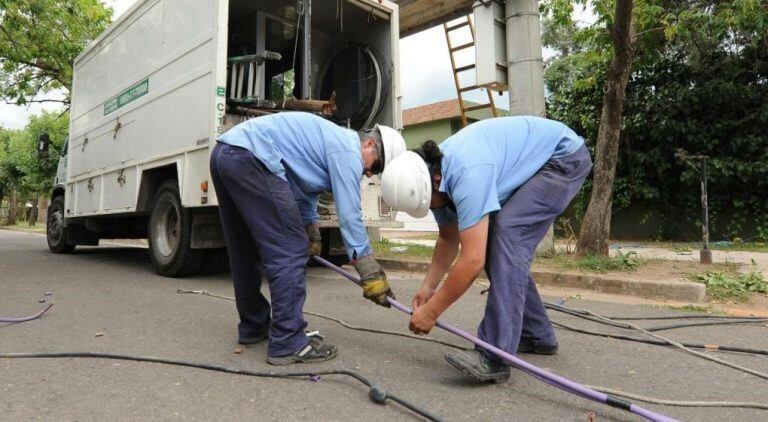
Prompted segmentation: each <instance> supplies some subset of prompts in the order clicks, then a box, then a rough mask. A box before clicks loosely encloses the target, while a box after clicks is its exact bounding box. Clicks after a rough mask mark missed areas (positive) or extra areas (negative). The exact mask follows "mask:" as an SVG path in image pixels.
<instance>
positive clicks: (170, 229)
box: [149, 180, 205, 277]
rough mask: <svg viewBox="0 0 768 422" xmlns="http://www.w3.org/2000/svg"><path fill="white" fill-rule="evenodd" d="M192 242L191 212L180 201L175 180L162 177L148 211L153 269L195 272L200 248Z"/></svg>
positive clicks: (163, 272)
mask: <svg viewBox="0 0 768 422" xmlns="http://www.w3.org/2000/svg"><path fill="white" fill-rule="evenodd" d="M191 244H192V213H191V211H190V210H188V209H185V208H184V207H183V206H182V205H181V199H180V197H179V186H178V183H177V181H176V180H166V181H165V182H163V183H162V184H161V185H160V187H159V188H158V189H157V193H156V194H155V199H154V201H153V203H152V212H151V214H150V215H149V256H150V258H151V259H152V265H153V266H154V268H155V272H157V273H158V274H160V275H162V276H165V277H181V276H185V275H193V274H198V273H199V272H200V270H201V267H202V265H203V263H204V260H203V256H204V254H205V251H204V250H194V249H192V248H191Z"/></svg>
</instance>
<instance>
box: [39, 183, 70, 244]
mask: <svg viewBox="0 0 768 422" xmlns="http://www.w3.org/2000/svg"><path fill="white" fill-rule="evenodd" d="M46 222H47V224H46V228H45V235H46V238H47V240H48V249H50V250H51V252H53V253H72V252H73V251H74V250H75V245H69V244H67V229H66V228H65V227H64V197H63V196H61V195H59V196H57V197H55V198H53V201H51V206H50V207H49V208H48V218H47V219H46Z"/></svg>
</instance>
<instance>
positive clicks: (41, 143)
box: [37, 133, 51, 159]
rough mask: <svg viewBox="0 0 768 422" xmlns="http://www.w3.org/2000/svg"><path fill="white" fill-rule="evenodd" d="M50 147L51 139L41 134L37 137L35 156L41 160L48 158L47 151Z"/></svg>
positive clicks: (45, 134)
mask: <svg viewBox="0 0 768 422" xmlns="http://www.w3.org/2000/svg"><path fill="white" fill-rule="evenodd" d="M50 146H51V137H50V136H48V134H47V133H43V134H41V135H40V136H38V137H37V156H38V157H39V158H41V159H44V158H48V149H49V148H50Z"/></svg>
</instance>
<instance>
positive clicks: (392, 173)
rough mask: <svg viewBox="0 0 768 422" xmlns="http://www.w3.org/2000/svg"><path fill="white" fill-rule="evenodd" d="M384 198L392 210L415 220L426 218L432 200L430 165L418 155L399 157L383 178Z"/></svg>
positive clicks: (392, 162) (402, 155)
mask: <svg viewBox="0 0 768 422" xmlns="http://www.w3.org/2000/svg"><path fill="white" fill-rule="evenodd" d="M388 161H389V160H388ZM381 197H382V198H383V199H384V202H386V203H387V204H389V206H390V207H392V208H394V209H396V210H398V211H405V212H407V213H408V214H409V215H411V216H412V217H416V218H421V217H424V216H426V215H427V213H429V203H430V202H431V201H432V178H431V177H430V175H429V170H428V169H427V163H425V162H424V160H422V158H421V157H420V156H419V155H418V154H416V153H415V152H411V151H406V152H403V153H402V154H400V155H399V156H398V157H397V158H395V159H394V160H392V161H391V162H390V163H389V165H387V167H386V168H385V169H384V172H383V173H382V175H381Z"/></svg>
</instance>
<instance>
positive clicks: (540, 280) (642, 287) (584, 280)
mask: <svg viewBox="0 0 768 422" xmlns="http://www.w3.org/2000/svg"><path fill="white" fill-rule="evenodd" d="M377 260H378V261H379V263H381V265H382V266H383V267H384V268H385V269H388V270H395V271H408V272H417V273H425V272H427V268H428V267H429V264H428V263H426V262H418V261H408V260H398V259H386V258H380V259H377ZM531 274H532V276H533V279H534V280H535V281H536V284H538V285H541V286H545V287H558V288H569V289H585V290H591V291H595V292H600V293H610V294H620V295H629V296H635V297H639V298H644V299H660V300H674V301H682V302H692V303H701V302H703V301H704V300H705V299H706V295H707V289H706V287H705V286H704V285H703V284H701V283H694V282H690V281H683V280H648V279H643V278H641V277H637V276H633V275H632V274H631V273H628V274H627V275H625V276H621V277H618V276H616V275H601V274H586V273H578V272H555V271H543V270H533V271H532V272H531ZM479 278H480V279H481V280H487V279H488V277H487V276H486V275H485V272H483V273H482V274H481V276H480V277H479ZM481 283H482V281H481ZM485 283H487V281H485Z"/></svg>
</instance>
